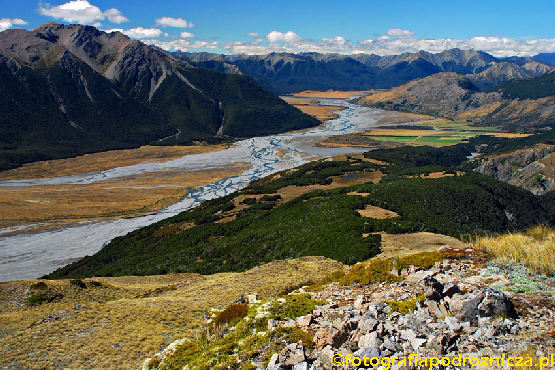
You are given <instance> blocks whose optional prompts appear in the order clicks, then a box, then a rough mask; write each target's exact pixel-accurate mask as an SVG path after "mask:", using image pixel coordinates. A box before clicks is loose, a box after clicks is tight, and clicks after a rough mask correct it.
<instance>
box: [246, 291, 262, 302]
mask: <svg viewBox="0 0 555 370" xmlns="http://www.w3.org/2000/svg"><path fill="white" fill-rule="evenodd" d="M247 301H248V303H249V304H253V303H258V302H260V300H259V299H258V295H257V294H256V293H253V294H247Z"/></svg>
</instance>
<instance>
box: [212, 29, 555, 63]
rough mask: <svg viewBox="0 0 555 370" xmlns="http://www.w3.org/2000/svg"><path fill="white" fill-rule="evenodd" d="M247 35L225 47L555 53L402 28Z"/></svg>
mask: <svg viewBox="0 0 555 370" xmlns="http://www.w3.org/2000/svg"><path fill="white" fill-rule="evenodd" d="M247 36H251V37H257V38H256V40H254V41H251V42H231V43H228V44H227V45H223V46H222V48H224V49H226V50H229V51H230V52H231V53H242V54H250V55H253V54H268V53H271V52H289V53H300V52H319V53H340V54H354V53H367V54H378V55H394V54H402V53H406V52H416V51H419V50H425V51H429V52H431V53H438V52H442V51H445V50H448V49H453V48H459V49H462V50H470V49H474V50H483V51H485V52H487V53H490V54H492V55H494V56H497V57H504V56H513V55H517V56H532V55H535V54H538V53H542V52H555V39H538V40H524V41H523V40H516V39H511V38H506V37H495V36H488V37H486V36H477V37H474V38H472V39H470V40H455V39H449V38H445V39H425V38H417V37H415V35H414V31H410V30H404V29H401V28H392V29H389V30H388V31H387V32H386V33H385V34H384V35H382V36H380V35H379V34H375V35H374V38H371V39H367V40H359V41H357V42H353V41H350V40H346V39H345V38H344V37H342V36H336V37H333V38H327V37H322V40H321V41H317V40H310V39H305V38H301V37H300V36H299V35H298V34H297V33H295V32H293V31H288V32H285V33H283V32H279V31H272V32H270V33H268V34H267V35H266V37H265V38H261V37H260V36H258V34H257V33H255V32H250V33H248V34H247Z"/></svg>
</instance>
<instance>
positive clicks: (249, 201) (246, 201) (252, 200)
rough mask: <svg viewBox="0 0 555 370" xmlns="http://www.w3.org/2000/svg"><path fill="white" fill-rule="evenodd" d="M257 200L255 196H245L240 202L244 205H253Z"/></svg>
mask: <svg viewBox="0 0 555 370" xmlns="http://www.w3.org/2000/svg"><path fill="white" fill-rule="evenodd" d="M257 202H258V201H257V200H256V198H245V199H243V200H242V201H241V204H246V205H249V206H251V205H253V204H256V203H257Z"/></svg>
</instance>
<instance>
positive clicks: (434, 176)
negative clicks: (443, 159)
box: [420, 171, 464, 179]
mask: <svg viewBox="0 0 555 370" xmlns="http://www.w3.org/2000/svg"><path fill="white" fill-rule="evenodd" d="M455 173H456V174H457V176H462V175H464V172H463V171H456V172H455ZM453 176H455V174H453V173H445V172H430V173H427V174H426V173H423V174H421V175H420V177H421V178H423V179H439V178H441V177H453Z"/></svg>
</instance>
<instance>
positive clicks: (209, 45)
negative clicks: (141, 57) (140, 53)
mask: <svg viewBox="0 0 555 370" xmlns="http://www.w3.org/2000/svg"><path fill="white" fill-rule="evenodd" d="M148 43H149V44H151V45H155V46H158V47H159V48H161V49H164V50H166V51H171V50H174V51H175V50H181V51H189V49H217V48H219V47H220V45H218V43H217V42H207V41H195V42H191V41H189V40H184V39H179V40H173V41H160V40H150V41H149V42H148Z"/></svg>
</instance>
